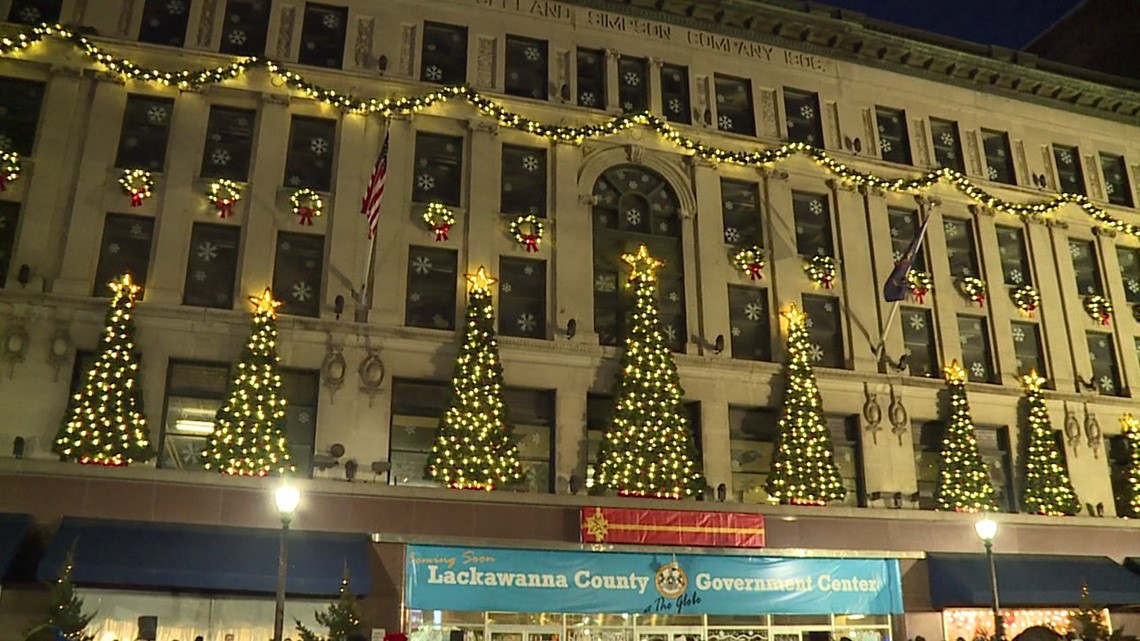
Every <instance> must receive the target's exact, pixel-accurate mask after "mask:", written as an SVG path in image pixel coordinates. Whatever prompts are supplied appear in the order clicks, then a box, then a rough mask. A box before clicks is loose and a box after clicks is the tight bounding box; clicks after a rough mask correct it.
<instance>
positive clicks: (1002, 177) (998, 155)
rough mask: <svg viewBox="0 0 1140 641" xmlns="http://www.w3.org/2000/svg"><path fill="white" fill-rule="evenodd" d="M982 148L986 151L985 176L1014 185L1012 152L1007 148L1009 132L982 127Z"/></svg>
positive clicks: (1015, 182) (1015, 179)
mask: <svg viewBox="0 0 1140 641" xmlns="http://www.w3.org/2000/svg"><path fill="white" fill-rule="evenodd" d="M982 148H983V149H984V150H985V153H986V177H987V178H989V179H990V180H994V181H997V182H999V183H1005V184H1007V185H1016V184H1017V178H1016V176H1015V175H1014V172H1013V154H1012V153H1011V152H1010V149H1009V134H1007V133H1006V132H1004V131H993V130H992V129H983V130H982Z"/></svg>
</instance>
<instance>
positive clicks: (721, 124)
mask: <svg viewBox="0 0 1140 641" xmlns="http://www.w3.org/2000/svg"><path fill="white" fill-rule="evenodd" d="M716 124H717V127H718V128H720V130H721V131H730V130H731V129H732V118H731V117H729V116H721V117H719V118H717V119H716Z"/></svg>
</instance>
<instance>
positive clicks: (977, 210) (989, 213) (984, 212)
mask: <svg viewBox="0 0 1140 641" xmlns="http://www.w3.org/2000/svg"><path fill="white" fill-rule="evenodd" d="M966 209H968V210H969V212H970V213H971V214H973V215H974V216H986V217H988V218H993V217H994V216H995V213H994V210H992V209H990V208H989V207H985V206H983V205H970V206H969V207H967V208H966Z"/></svg>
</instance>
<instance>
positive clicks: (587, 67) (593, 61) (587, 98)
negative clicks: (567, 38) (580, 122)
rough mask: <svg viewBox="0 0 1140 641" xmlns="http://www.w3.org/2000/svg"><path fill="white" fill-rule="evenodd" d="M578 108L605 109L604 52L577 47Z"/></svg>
mask: <svg viewBox="0 0 1140 641" xmlns="http://www.w3.org/2000/svg"><path fill="white" fill-rule="evenodd" d="M578 106H579V107H589V108H590V109H605V108H606V52H605V50H603V49H583V48H581V47H578Z"/></svg>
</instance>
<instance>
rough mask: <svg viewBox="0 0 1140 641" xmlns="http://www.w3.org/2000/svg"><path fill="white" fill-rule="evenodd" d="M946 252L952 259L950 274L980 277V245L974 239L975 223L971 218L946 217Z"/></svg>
mask: <svg viewBox="0 0 1140 641" xmlns="http://www.w3.org/2000/svg"><path fill="white" fill-rule="evenodd" d="M943 229H944V230H945V232H946V254H947V257H948V258H949V259H950V275H951V276H953V277H954V278H969V277H974V278H978V277H979V276H981V273H982V270H981V268H979V266H978V246H977V243H976V242H975V241H974V225H973V224H972V222H971V221H969V220H962V219H960V218H946V219H945V221H944V223H943Z"/></svg>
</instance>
